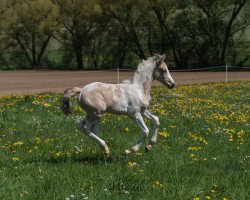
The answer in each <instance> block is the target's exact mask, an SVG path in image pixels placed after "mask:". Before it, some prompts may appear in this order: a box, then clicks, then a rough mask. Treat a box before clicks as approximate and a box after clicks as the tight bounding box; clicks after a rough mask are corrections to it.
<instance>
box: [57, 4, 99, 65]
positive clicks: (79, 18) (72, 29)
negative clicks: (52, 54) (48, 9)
mask: <svg viewBox="0 0 250 200" xmlns="http://www.w3.org/2000/svg"><path fill="white" fill-rule="evenodd" d="M56 2H57V4H58V5H59V7H60V16H61V20H60V23H61V25H62V28H61V30H60V32H59V34H58V35H59V38H58V39H59V41H61V43H62V44H63V45H64V46H65V47H67V48H70V49H72V50H73V52H74V54H75V58H76V62H77V69H83V67H84V66H83V50H84V47H85V48H88V47H89V46H90V44H91V42H92V40H93V32H94V30H95V28H96V21H97V16H98V15H99V13H100V12H101V9H100V8H99V5H98V4H97V3H96V1H90V0H56Z"/></svg>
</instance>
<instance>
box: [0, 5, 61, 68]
mask: <svg viewBox="0 0 250 200" xmlns="http://www.w3.org/2000/svg"><path fill="white" fill-rule="evenodd" d="M12 3H13V4H12V6H11V7H9V8H8V9H7V10H6V11H5V12H4V20H3V22H2V26H3V30H4V32H5V36H6V39H9V40H11V41H12V46H13V47H15V46H19V47H20V48H21V50H22V51H23V52H24V53H25V57H26V59H27V60H28V62H29V64H30V66H31V67H32V69H37V68H39V67H40V65H41V61H42V57H43V55H44V53H45V50H46V48H47V46H48V43H49V41H50V39H51V37H52V35H53V33H54V32H55V30H56V29H57V25H58V22H57V20H58V8H57V6H55V5H54V4H53V2H52V1H51V0H27V1H12Z"/></svg>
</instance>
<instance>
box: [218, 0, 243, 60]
mask: <svg viewBox="0 0 250 200" xmlns="http://www.w3.org/2000/svg"><path fill="white" fill-rule="evenodd" d="M246 2H247V0H236V1H235V5H234V10H233V13H232V15H231V18H230V20H229V22H228V25H227V27H226V30H225V37H224V41H223V45H222V50H221V56H220V64H221V65H225V64H226V61H225V57H226V51H227V46H228V41H229V38H230V36H231V29H232V25H233V22H234V20H235V19H236V17H237V16H238V14H239V13H240V11H241V9H242V8H243V7H244V5H245V4H246Z"/></svg>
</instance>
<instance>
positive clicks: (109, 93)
mask: <svg viewBox="0 0 250 200" xmlns="http://www.w3.org/2000/svg"><path fill="white" fill-rule="evenodd" d="M165 58H166V55H165V54H163V55H158V54H156V55H154V56H152V57H149V58H148V59H147V60H143V61H142V62H140V63H139V65H138V68H137V70H136V71H135V73H134V75H133V77H132V78H131V79H130V80H127V81H125V82H124V83H121V84H107V83H101V82H93V83H90V84H88V85H86V86H84V87H83V88H78V87H74V88H70V89H67V90H66V91H65V92H64V96H63V98H62V110H63V111H64V113H65V114H69V113H70V104H69V97H70V96H73V95H75V94H77V93H80V95H79V96H78V103H79V105H80V107H81V108H82V109H83V110H84V111H85V112H86V113H87V115H86V117H85V118H84V119H83V120H81V121H80V122H79V123H78V126H79V128H80V130H81V131H83V132H84V133H86V134H87V135H88V136H90V137H91V138H93V139H94V140H95V141H96V142H97V143H98V144H99V145H100V146H101V147H102V149H103V151H104V153H105V154H106V155H107V156H108V157H109V156H110V151H109V148H108V146H107V144H106V142H105V141H104V140H103V139H101V137H100V135H99V123H100V118H101V117H102V114H103V113H104V112H109V113H114V114H121V115H128V116H129V117H130V118H131V119H133V120H134V121H135V123H136V124H137V125H138V126H139V128H140V129H141V138H140V140H139V141H138V142H137V144H136V145H135V146H133V147H132V148H130V149H127V150H125V154H130V153H132V152H136V151H138V150H139V148H140V146H141V145H142V144H143V142H144V141H145V139H146V137H147V136H148V134H149V129H148V127H147V126H146V124H145V122H144V120H143V116H145V117H146V118H149V119H150V120H151V121H152V122H153V123H154V133H153V136H152V138H151V140H150V142H149V144H148V145H147V146H146V147H145V150H146V151H149V150H150V149H151V148H152V145H153V144H154V143H155V142H156V140H157V132H158V129H159V125H160V122H159V118H158V117H157V116H155V115H153V114H151V113H150V112H149V111H148V110H147V107H148V106H149V102H150V100H151V96H150V91H151V86H152V83H153V81H154V80H158V81H160V82H161V83H163V84H164V85H165V86H167V87H168V88H170V89H171V88H173V87H174V86H175V82H174V80H173V78H172V77H171V75H170V73H169V71H168V67H167V65H166V64H165V62H164V60H165Z"/></svg>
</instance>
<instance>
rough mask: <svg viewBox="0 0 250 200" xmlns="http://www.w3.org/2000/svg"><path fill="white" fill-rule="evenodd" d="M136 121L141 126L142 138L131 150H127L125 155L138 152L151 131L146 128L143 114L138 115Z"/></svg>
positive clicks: (135, 117)
mask: <svg viewBox="0 0 250 200" xmlns="http://www.w3.org/2000/svg"><path fill="white" fill-rule="evenodd" d="M134 121H135V122H136V124H137V125H138V126H139V128H140V129H141V138H140V140H139V141H138V143H137V144H136V145H135V146H133V147H132V148H131V149H129V150H125V154H130V153H132V152H136V151H138V150H139V148H140V146H141V145H142V144H143V143H144V141H145V139H146V137H147V136H148V133H149V130H148V127H147V126H146V124H145V122H144V120H143V118H142V116H141V113H136V114H135V116H134Z"/></svg>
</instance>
